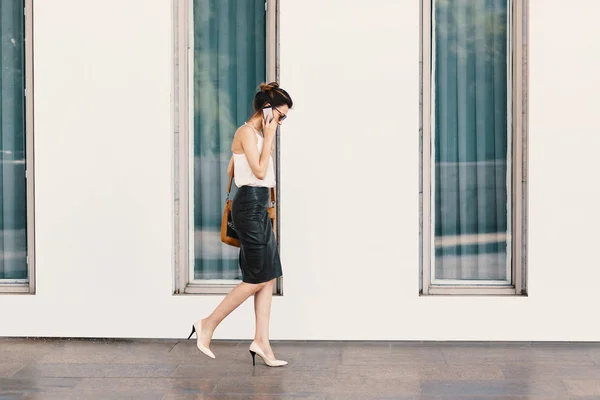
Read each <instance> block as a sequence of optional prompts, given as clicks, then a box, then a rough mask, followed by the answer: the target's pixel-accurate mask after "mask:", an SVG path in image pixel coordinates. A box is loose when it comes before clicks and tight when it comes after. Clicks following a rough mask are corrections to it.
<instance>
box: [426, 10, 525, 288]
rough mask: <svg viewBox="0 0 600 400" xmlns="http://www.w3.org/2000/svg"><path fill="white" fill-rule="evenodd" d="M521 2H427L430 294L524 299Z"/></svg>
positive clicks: (427, 184) (427, 256)
mask: <svg viewBox="0 0 600 400" xmlns="http://www.w3.org/2000/svg"><path fill="white" fill-rule="evenodd" d="M519 3H520V1H519V0H466V1H449V0H432V1H431V2H430V3H428V4H427V5H430V8H429V9H428V10H427V11H428V12H427V14H426V15H429V18H430V20H429V22H430V25H429V29H428V31H427V32H430V37H429V40H428V42H429V43H428V44H429V46H428V55H429V57H426V58H428V60H427V65H425V62H424V68H427V69H426V70H425V73H424V79H426V80H427V84H426V85H424V89H425V87H426V86H427V91H426V92H424V102H427V103H428V104H427V107H424V111H425V109H427V112H426V113H424V114H423V118H424V119H427V123H425V121H424V124H423V125H424V130H425V129H427V132H424V136H423V138H424V142H423V144H424V146H423V149H424V151H423V153H424V165H425V163H427V167H428V168H425V169H427V170H428V171H427V172H428V174H427V176H425V175H423V181H424V187H426V188H427V190H426V191H425V192H427V193H426V195H427V196H426V198H425V193H424V203H427V206H426V207H424V211H426V212H425V213H424V221H423V224H424V229H423V232H424V235H427V239H428V240H425V238H423V239H424V240H423V243H428V247H427V248H424V249H423V252H424V254H423V259H424V260H426V261H427V262H426V263H424V267H423V268H424V271H423V272H424V277H426V279H424V281H423V291H424V292H425V293H465V292H466V293H469V292H470V293H476V292H480V293H517V292H519V293H520V292H522V283H521V281H522V279H521V273H522V263H521V260H520V259H517V258H516V256H518V255H517V254H516V252H515V249H516V248H518V247H520V246H521V245H522V241H521V240H520V238H521V235H515V233H516V231H517V230H520V229H522V220H521V219H520V215H521V214H520V213H519V219H517V215H516V214H515V209H519V207H521V205H522V196H521V193H522V190H520V189H521V188H519V183H520V181H519V177H517V173H518V174H519V175H520V173H521V169H520V168H515V166H516V165H517V164H518V163H519V162H520V161H521V159H522V156H521V149H522V146H521V145H520V140H522V134H521V131H520V129H521V128H520V127H521V123H520V122H519V121H517V122H518V123H515V120H516V119H515V117H516V116H517V115H518V116H519V118H520V117H521V115H520V110H521V109H522V107H520V104H519V103H518V102H519V101H520V99H521V96H520V93H519V95H518V96H515V95H516V94H517V92H520V91H522V87H523V86H522V82H518V81H517V79H519V78H520V76H521V74H520V69H521V68H522V67H521V65H520V64H519V63H520V62H521V61H522V59H521V54H522V51H521V49H520V48H519V44H520V43H522V41H521V40H520V38H519V37H518V36H517V35H518V34H519V32H522V29H516V27H517V23H518V24H521V21H522V18H520V15H519V18H517V14H520V13H521V11H520V10H521V9H522V8H521V7H520V4H519ZM426 8H427V7H426ZM517 21H518V22H517ZM516 59H518V60H520V61H519V62H515V60H516ZM425 138H427V140H425ZM425 169H424V172H425ZM517 170H518V171H517ZM515 189H519V190H518V193H516V192H515ZM425 252H427V254H425ZM518 254H521V253H520V252H518ZM519 288H521V289H519Z"/></svg>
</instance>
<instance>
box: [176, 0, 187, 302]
mask: <svg viewBox="0 0 600 400" xmlns="http://www.w3.org/2000/svg"><path fill="white" fill-rule="evenodd" d="M188 9H189V4H188V0H177V1H175V2H174V16H175V18H174V19H175V21H176V26H175V30H174V31H175V32H174V36H175V40H176V42H175V57H174V62H175V68H174V71H175V74H174V75H175V76H174V96H173V97H174V101H175V105H174V106H175V115H176V118H175V119H174V121H175V139H174V140H175V143H174V149H175V151H176V154H175V160H176V162H175V165H174V167H175V187H174V193H175V223H176V227H175V249H176V250H175V259H174V264H175V282H176V287H175V293H182V292H183V291H184V290H185V287H186V285H187V283H188V276H189V264H190V260H189V255H188V252H189V240H190V235H189V222H188V218H189V183H188V179H189V171H188V169H189V145H188V131H189V130H188V105H189V99H188V76H187V75H188V29H189V23H188V18H187V16H188Z"/></svg>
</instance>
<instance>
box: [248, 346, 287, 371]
mask: <svg viewBox="0 0 600 400" xmlns="http://www.w3.org/2000/svg"><path fill="white" fill-rule="evenodd" d="M250 354H252V365H254V366H256V361H255V356H256V354H258V355H259V356H260V358H262V359H263V361H264V362H265V364H267V365H268V366H269V367H283V366H284V365H287V363H288V362H287V361H282V360H270V359H268V358H267V356H266V355H265V353H264V352H263V351H262V350H261V348H260V347H258V345H257V344H256V342H252V344H251V345H250Z"/></svg>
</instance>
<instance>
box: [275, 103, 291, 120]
mask: <svg viewBox="0 0 600 400" xmlns="http://www.w3.org/2000/svg"><path fill="white" fill-rule="evenodd" d="M289 110H290V108H289V107H288V106H287V104H284V105H282V106H279V107H273V119H274V120H275V121H277V123H278V124H279V125H281V124H282V123H283V121H284V120H285V119H286V118H287V113H288V111H289Z"/></svg>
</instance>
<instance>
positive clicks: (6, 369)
mask: <svg viewBox="0 0 600 400" xmlns="http://www.w3.org/2000/svg"><path fill="white" fill-rule="evenodd" d="M26 365H27V364H0V378H9V377H11V376H13V375H14V374H15V373H16V372H18V371H19V370H21V369H23V368H24V367H25V366H26ZM0 400H1V399H0Z"/></svg>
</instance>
